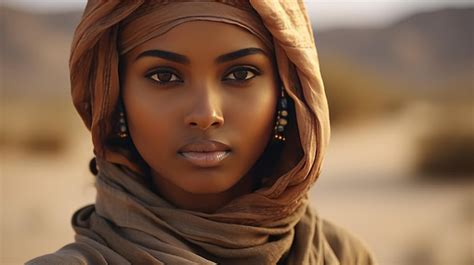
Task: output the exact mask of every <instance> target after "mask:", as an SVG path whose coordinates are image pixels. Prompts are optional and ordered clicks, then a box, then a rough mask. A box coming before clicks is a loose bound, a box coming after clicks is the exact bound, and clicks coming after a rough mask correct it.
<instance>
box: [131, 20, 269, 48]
mask: <svg viewBox="0 0 474 265" xmlns="http://www.w3.org/2000/svg"><path fill="white" fill-rule="evenodd" d="M249 47H255V48H261V49H263V50H265V51H268V48H267V47H266V46H265V45H264V43H263V42H262V41H261V40H260V39H259V38H258V37H257V36H255V35H253V34H252V33H251V32H250V31H248V30H246V29H245V28H242V27H240V26H237V25H233V24H229V23H224V22H215V21H189V22H185V23H182V24H179V25H177V26H176V27H174V28H172V29H171V30H169V31H168V32H166V33H164V34H162V35H160V36H158V37H155V38H153V39H151V40H148V41H146V42H144V43H142V44H141V45H139V46H137V47H136V48H134V49H133V50H132V51H130V52H129V53H128V54H127V57H129V56H130V57H132V56H136V55H138V54H140V53H141V52H143V51H146V50H153V49H160V50H166V51H172V52H175V53H180V54H183V55H187V56H190V57H192V56H193V55H200V56H202V55H208V56H214V57H217V56H218V55H221V54H225V53H228V52H232V51H235V50H239V49H242V48H249Z"/></svg>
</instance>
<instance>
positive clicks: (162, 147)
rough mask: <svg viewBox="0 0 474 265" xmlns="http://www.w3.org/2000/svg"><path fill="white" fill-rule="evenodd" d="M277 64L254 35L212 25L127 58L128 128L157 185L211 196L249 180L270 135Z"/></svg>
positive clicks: (185, 30)
mask: <svg viewBox="0 0 474 265" xmlns="http://www.w3.org/2000/svg"><path fill="white" fill-rule="evenodd" d="M271 58H272V55H271V54H270V52H269V51H268V49H267V48H266V47H265V46H264V44H263V43H262V42H261V41H260V40H259V39H258V38H257V37H256V36H254V35H252V34H251V33H249V32H247V31H246V30H244V29H242V28H240V27H238V26H234V25H230V24H226V23H219V22H210V21H194V22H187V23H183V24H181V25H179V26H176V27H175V28H173V29H172V30H170V31H168V32H167V33H166V34H163V35H161V36H159V37H156V38H154V39H151V40H149V41H147V42H145V43H143V44H142V45H140V46H138V47H136V48H135V49H134V50H132V51H130V52H129V53H127V54H126V55H124V57H123V58H121V59H122V60H123V61H122V64H123V66H125V67H124V68H123V72H122V97H123V101H124V105H125V109H126V116H127V123H128V129H129V132H130V135H131V137H132V139H133V142H134V144H135V146H136V148H137V150H138V152H139V153H140V155H141V156H142V158H143V159H144V160H145V161H146V162H147V164H148V165H149V166H150V169H151V172H152V175H153V177H154V179H155V181H157V180H158V181H161V182H163V181H165V182H166V183H168V188H171V189H173V188H174V189H179V190H181V191H184V192H188V193H193V194H213V193H221V192H225V191H226V190H229V189H230V188H231V187H233V186H234V185H236V184H237V183H238V182H239V180H241V179H242V178H243V177H244V176H245V175H248V174H247V173H248V172H249V171H250V169H251V168H252V166H253V165H254V164H255V162H256V161H257V160H258V159H259V157H260V156H261V155H262V153H263V151H264V149H265V147H266V146H267V143H268V142H269V139H270V137H271V135H272V128H273V119H274V116H275V111H276V100H277V97H278V91H279V89H278V87H277V78H276V73H275V69H274V65H273V61H272V59H271ZM216 142H218V143H216ZM219 143H220V144H219Z"/></svg>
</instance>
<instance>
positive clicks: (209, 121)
mask: <svg viewBox="0 0 474 265" xmlns="http://www.w3.org/2000/svg"><path fill="white" fill-rule="evenodd" d="M193 102H194V104H193V105H192V108H191V110H190V112H189V113H188V115H186V118H185V119H184V122H185V125H186V126H189V127H191V128H199V129H201V130H203V131H204V130H207V129H209V128H210V127H215V128H219V127H221V126H222V125H224V116H223V114H222V109H221V106H220V100H219V97H218V95H214V94H212V92H203V93H201V95H196V96H195V100H194V101H193Z"/></svg>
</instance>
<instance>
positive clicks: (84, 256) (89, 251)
mask: <svg viewBox="0 0 474 265" xmlns="http://www.w3.org/2000/svg"><path fill="white" fill-rule="evenodd" d="M88 241H91V242H75V243H71V244H69V245H66V246H64V247H62V248H61V249H59V250H58V251H56V252H54V253H51V254H47V255H44V256H40V257H37V258H34V259H32V260H30V261H28V262H26V263H25V265H64V264H68V265H92V264H93V265H108V264H124V265H129V264H130V262H128V261H126V260H125V259H123V258H122V257H121V256H120V255H118V254H117V253H115V252H113V251H112V250H110V249H108V248H107V247H105V246H102V245H100V244H98V243H95V242H94V241H92V240H88Z"/></svg>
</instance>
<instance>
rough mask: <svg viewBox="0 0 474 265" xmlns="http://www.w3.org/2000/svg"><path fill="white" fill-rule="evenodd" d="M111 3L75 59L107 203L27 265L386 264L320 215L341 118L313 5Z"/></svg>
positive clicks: (100, 191)
mask: <svg viewBox="0 0 474 265" xmlns="http://www.w3.org/2000/svg"><path fill="white" fill-rule="evenodd" d="M99 2H100V1H99ZM99 2H95V1H89V3H88V5H87V7H86V10H85V13H84V15H83V18H82V21H81V23H80V24H79V26H78V28H77V30H76V33H75V37H74V41H73V46H72V54H71V59H70V70H71V84H72V94H73V99H74V104H75V106H76V108H77V110H78V112H79V114H80V115H81V117H82V118H83V120H84V122H85V124H86V125H87V127H88V128H89V129H90V130H91V133H92V138H93V143H94V153H95V155H96V158H95V159H94V160H93V161H92V162H91V170H92V171H93V172H94V173H98V174H97V178H96V187H97V198H96V203H95V205H90V206H86V207H84V208H82V209H80V210H79V211H77V212H76V213H75V215H74V216H73V220H72V222H73V227H74V229H75V231H76V237H75V242H74V243H72V244H70V245H67V246H65V247H63V248H62V249H60V250H58V251H57V252H55V253H53V254H49V255H46V256H42V257H39V258H36V259H34V260H32V261H30V262H29V263H28V264H216V263H217V264H374V261H373V258H372V257H371V255H370V254H369V252H368V251H367V250H366V248H365V247H364V246H363V244H362V243H361V242H360V241H358V240H357V239H355V238H354V237H352V236H350V235H349V234H348V233H347V232H345V231H344V230H342V229H340V228H338V227H336V226H334V225H332V224H330V223H328V222H326V221H324V220H322V219H321V218H319V217H318V216H317V214H316V213H315V211H314V210H313V209H312V208H311V207H310V206H309V204H308V196H307V191H308V189H309V188H310V186H311V185H312V184H313V183H314V182H315V181H316V179H317V177H318V176H319V174H320V171H321V164H322V160H323V154H324V151H325V148H326V146H327V144H328V140H329V117H328V109H327V102H326V98H325V94H324V89H323V83H322V79H321V75H320V72H319V65H318V60H317V54H316V49H315V44H314V41H313V34H312V30H311V26H310V23H309V20H308V17H307V15H306V11H305V8H304V5H303V3H302V1H270V0H268V1H264V0H255V1H250V2H249V1H242V0H240V1H239V0H236V1H224V0H221V1H110V2H103V3H99ZM96 162H97V164H96Z"/></svg>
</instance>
